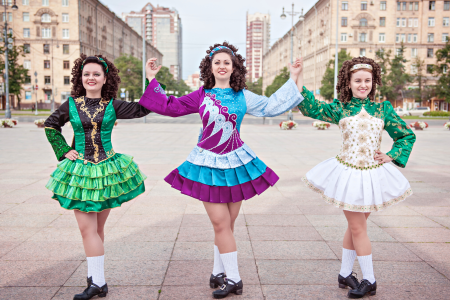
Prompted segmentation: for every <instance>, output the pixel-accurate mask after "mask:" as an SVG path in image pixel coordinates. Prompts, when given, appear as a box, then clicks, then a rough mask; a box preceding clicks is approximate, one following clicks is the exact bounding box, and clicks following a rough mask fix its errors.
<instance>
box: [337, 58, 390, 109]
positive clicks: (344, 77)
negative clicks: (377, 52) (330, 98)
mask: <svg viewBox="0 0 450 300" xmlns="http://www.w3.org/2000/svg"><path fill="white" fill-rule="evenodd" d="M356 64H369V65H371V66H372V68H373V70H370V69H358V70H354V71H350V69H351V68H352V67H353V66H354V65H356ZM361 70H364V71H368V72H370V73H372V90H371V91H370V93H369V96H368V97H369V98H370V100H374V99H375V92H376V90H377V85H378V86H382V83H381V67H380V66H379V65H378V64H377V63H376V62H375V61H374V60H373V59H370V58H367V57H354V58H353V59H352V60H347V61H344V63H343V64H342V68H341V69H340V70H339V75H338V83H337V86H336V90H337V92H338V94H339V101H341V102H343V103H345V102H349V101H350V100H351V99H352V96H353V93H352V90H351V89H350V88H349V85H350V78H351V76H352V74H353V73H355V72H357V71H361Z"/></svg>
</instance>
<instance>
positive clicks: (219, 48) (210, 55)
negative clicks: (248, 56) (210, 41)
mask: <svg viewBox="0 0 450 300" xmlns="http://www.w3.org/2000/svg"><path fill="white" fill-rule="evenodd" d="M222 49H227V50H230V51H231V54H233V56H235V55H234V52H233V50H231V49H230V48H228V47H226V46H218V47H216V48H214V49H212V50H211V52H210V53H209V59H211V58H212V56H213V55H214V53H216V52H217V51H219V50H222Z"/></svg>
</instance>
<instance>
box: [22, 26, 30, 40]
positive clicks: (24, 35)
mask: <svg viewBox="0 0 450 300" xmlns="http://www.w3.org/2000/svg"><path fill="white" fill-rule="evenodd" d="M23 37H24V38H29V37H30V28H24V29H23Z"/></svg>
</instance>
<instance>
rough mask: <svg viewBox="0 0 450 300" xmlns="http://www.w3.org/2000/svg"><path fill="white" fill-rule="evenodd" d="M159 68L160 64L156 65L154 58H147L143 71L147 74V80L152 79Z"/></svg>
mask: <svg viewBox="0 0 450 300" xmlns="http://www.w3.org/2000/svg"><path fill="white" fill-rule="evenodd" d="M160 69H161V66H157V65H156V58H154V57H153V58H150V59H149V60H147V63H146V64H145V73H146V75H147V79H148V81H152V80H153V78H155V76H156V74H158V72H159V70H160Z"/></svg>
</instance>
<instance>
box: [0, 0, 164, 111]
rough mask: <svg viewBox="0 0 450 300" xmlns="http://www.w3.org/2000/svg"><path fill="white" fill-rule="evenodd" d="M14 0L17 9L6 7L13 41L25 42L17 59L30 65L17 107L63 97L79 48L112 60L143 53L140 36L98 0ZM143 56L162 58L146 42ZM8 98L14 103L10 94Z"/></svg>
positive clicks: (45, 104)
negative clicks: (23, 52)
mask: <svg viewBox="0 0 450 300" xmlns="http://www.w3.org/2000/svg"><path fill="white" fill-rule="evenodd" d="M17 6H18V7H19V9H18V10H16V11H12V10H11V9H9V11H8V23H9V24H8V26H9V27H10V28H12V32H13V34H14V37H15V42H14V43H15V45H17V46H18V45H23V46H24V48H25V52H26V54H25V57H19V62H20V63H22V64H23V65H24V67H25V68H26V69H28V70H29V73H28V74H29V77H28V78H27V83H26V84H25V86H24V89H25V91H23V93H22V95H21V108H30V107H32V106H33V105H34V104H35V102H36V99H37V102H38V107H39V108H50V102H51V99H52V97H54V99H55V107H58V106H59V104H60V103H62V102H64V101H65V100H66V99H67V98H68V97H69V96H70V91H71V82H70V79H71V71H72V66H73V62H74V60H75V59H77V58H78V57H79V55H80V54H81V53H85V54H87V55H96V54H102V55H105V56H106V57H107V58H108V59H111V60H114V59H115V58H117V57H119V56H120V55H121V54H131V55H133V56H134V57H137V58H139V59H142V48H143V45H142V38H141V36H139V34H138V33H137V32H136V31H134V30H133V29H132V28H131V27H130V26H128V25H127V24H126V23H125V22H123V21H122V19H120V18H118V17H117V16H116V15H115V14H114V13H113V12H111V11H110V10H109V9H108V8H107V7H106V6H104V5H103V4H102V3H101V2H99V1H97V0H79V1H74V0H50V1H49V0H34V1H28V0H23V1H17ZM146 56H147V57H152V56H155V57H158V58H159V59H161V60H162V54H161V52H159V51H158V50H157V49H156V48H155V47H154V46H152V45H151V44H150V43H149V42H146ZM35 73H37V76H35ZM36 84H37V85H38V90H36V91H35V90H34V89H33V86H34V87H35V86H36ZM2 102H3V101H2ZM10 103H11V106H12V107H17V106H18V103H17V99H14V96H11V99H10ZM1 104H2V105H0V106H1V107H4V104H3V103H1Z"/></svg>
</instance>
